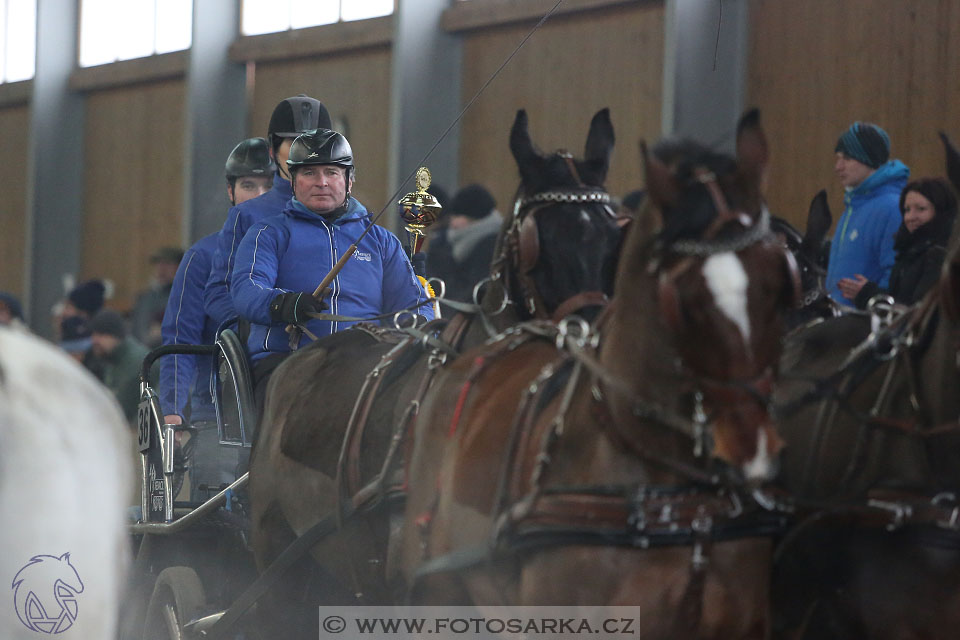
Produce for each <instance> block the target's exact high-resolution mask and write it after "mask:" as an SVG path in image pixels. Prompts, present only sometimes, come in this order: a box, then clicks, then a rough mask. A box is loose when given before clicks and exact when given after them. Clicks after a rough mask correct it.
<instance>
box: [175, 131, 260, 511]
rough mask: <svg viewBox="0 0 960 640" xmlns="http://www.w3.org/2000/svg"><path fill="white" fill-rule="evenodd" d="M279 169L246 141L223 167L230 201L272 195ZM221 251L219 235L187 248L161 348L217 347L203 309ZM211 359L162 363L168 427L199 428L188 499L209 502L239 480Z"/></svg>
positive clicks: (256, 142)
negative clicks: (220, 418) (216, 399)
mask: <svg viewBox="0 0 960 640" xmlns="http://www.w3.org/2000/svg"><path fill="white" fill-rule="evenodd" d="M276 168H277V165H276V164H275V163H274V161H273V158H272V157H271V155H270V150H269V148H268V146H267V141H266V140H264V139H263V138H250V139H248V140H244V141H243V142H241V143H240V144H238V145H237V146H236V147H234V148H233V151H231V152H230V155H229V156H227V162H226V165H225V166H224V175H225V176H226V179H227V197H228V198H229V199H230V204H231V205H233V206H236V205H238V204H241V203H243V202H246V201H247V200H251V199H253V198H256V197H258V196H261V195H263V194H264V193H266V192H267V191H269V189H270V186H271V184H272V182H273V174H274V172H275V171H276ZM216 247H217V234H215V233H213V234H210V235H208V236H206V237H204V238H201V239H200V240H199V241H197V242H196V244H194V245H193V246H192V247H190V248H189V249H187V251H186V253H185V254H184V255H183V259H182V260H181V261H180V266H179V267H178V268H177V275H176V277H175V278H174V280H173V287H172V289H171V290H170V297H169V299H168V300H167V307H166V311H165V312H164V315H163V324H162V325H161V328H160V333H161V336H162V338H163V344H165V345H170V344H213V343H214V341H216V339H217V336H216V330H217V323H216V322H215V321H214V320H213V318H211V317H210V316H209V315H207V314H206V313H205V312H204V310H203V292H204V288H205V286H206V283H207V279H208V277H209V275H210V264H211V261H212V258H213V253H214V251H215V249H216ZM211 366H212V358H211V357H210V356H195V355H184V354H173V355H168V356H165V357H163V358H162V359H161V360H160V385H159V390H160V406H161V407H162V408H163V412H164V414H165V415H164V417H163V421H164V423H166V424H183V423H184V422H185V421H187V420H189V423H190V424H191V425H192V426H193V427H194V428H195V429H196V432H195V435H194V438H195V441H194V444H193V447H192V449H193V454H192V460H191V461H190V497H191V500H194V501H201V500H205V499H206V498H207V497H209V495H208V494H209V491H208V492H206V493H205V492H203V491H202V490H201V489H200V487H201V486H207V487H209V489H211V490H214V491H215V490H217V489H218V488H219V486H220V485H221V484H223V483H229V482H233V481H234V480H235V479H236V477H237V465H238V455H237V450H236V448H233V447H230V448H225V447H220V446H219V443H220V438H219V433H218V431H217V417H216V413H215V410H214V407H213V398H212V395H211V391H210V374H211Z"/></svg>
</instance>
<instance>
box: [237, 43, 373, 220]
mask: <svg viewBox="0 0 960 640" xmlns="http://www.w3.org/2000/svg"><path fill="white" fill-rule="evenodd" d="M390 59H391V56H390V49H389V48H387V47H377V48H372V49H364V50H361V51H353V52H349V53H346V54H342V55H329V56H323V57H321V58H308V59H303V60H290V61H283V62H270V63H258V64H257V67H256V73H255V81H254V91H253V102H252V106H251V109H250V135H251V136H266V134H267V124H268V123H269V122H270V114H271V113H273V108H274V107H275V106H277V103H278V102H280V101H281V100H283V99H284V98H287V97H289V96H294V95H297V94H300V93H305V94H307V95H308V96H312V97H314V98H316V99H317V100H320V102H322V103H323V104H324V105H325V106H326V107H327V110H328V111H329V112H330V117H331V118H332V119H333V121H334V126H335V127H337V126H340V127H341V128H343V129H344V130H343V131H342V133H343V134H344V135H346V136H347V138H348V139H349V140H350V145H351V147H352V148H353V155H354V162H355V163H356V165H357V178H356V183H355V184H354V189H353V193H354V196H355V197H356V198H357V199H358V200H360V202H362V203H363V204H365V205H366V206H367V208H368V209H370V210H371V211H372V212H373V213H374V214H376V213H377V212H378V211H380V208H381V207H383V205H384V203H385V202H386V198H387V197H388V196H390V195H391V194H390V193H389V192H388V190H389V185H388V184H387V180H388V174H387V170H388V166H387V163H388V161H389V158H388V153H387V150H388V146H389V143H390Z"/></svg>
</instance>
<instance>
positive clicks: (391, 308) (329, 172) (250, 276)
mask: <svg viewBox="0 0 960 640" xmlns="http://www.w3.org/2000/svg"><path fill="white" fill-rule="evenodd" d="M286 164H287V167H288V168H289V170H290V173H291V180H292V183H293V187H292V189H293V197H292V198H291V200H290V202H289V203H288V204H287V206H286V208H285V209H284V211H283V213H281V214H280V215H277V216H273V217H271V218H266V219H264V220H262V221H261V222H259V223H257V224H255V225H254V226H253V227H251V228H250V230H249V231H248V232H247V235H246V236H244V238H243V241H242V242H241V243H240V247H239V248H238V250H237V260H236V266H235V267H234V269H233V280H232V284H231V292H232V294H233V301H234V305H235V307H236V309H237V311H238V313H240V315H241V316H243V317H245V318H246V319H248V320H249V321H250V323H251V329H250V338H249V340H248V342H247V348H248V351H249V353H250V357H251V360H252V361H253V363H254V365H253V377H254V382H255V384H256V386H257V394H258V395H261V394H260V392H261V391H262V390H263V388H264V386H265V385H264V384H263V382H264V380H265V377H266V374H267V373H268V372H269V371H270V370H272V369H273V368H274V367H276V364H277V363H278V362H279V361H280V360H281V359H282V358H283V356H285V355H287V354H288V353H289V352H290V345H289V336H288V334H287V333H286V332H285V331H284V328H285V326H287V325H289V324H298V325H303V326H305V327H306V328H307V329H308V330H309V331H310V332H311V333H313V334H314V335H316V336H325V335H328V334H331V333H334V332H336V331H341V330H343V329H346V328H347V327H349V326H351V325H352V324H354V323H353V322H352V321H336V320H324V319H319V318H315V317H313V315H314V314H317V313H319V312H321V311H322V310H324V309H326V308H329V309H330V312H331V313H333V314H336V315H340V316H346V317H353V318H369V317H372V316H378V315H381V314H387V313H393V312H396V311H400V310H403V309H411V310H412V311H413V313H419V314H420V315H422V316H425V317H427V318H432V317H433V311H432V309H431V307H430V305H429V304H425V302H426V300H427V295H426V293H425V292H424V290H423V288H422V287H421V285H420V283H419V281H418V280H417V277H416V276H415V275H414V272H413V267H412V266H411V265H410V261H409V260H408V259H407V255H406V253H405V252H404V250H403V247H402V246H401V244H400V241H399V240H398V239H397V237H396V236H395V235H393V234H392V233H391V232H390V231H388V230H386V229H384V228H383V227H380V226H377V225H373V226H372V227H371V228H370V231H369V232H368V233H367V234H366V235H363V233H364V230H365V229H366V228H367V227H368V225H369V224H370V214H369V213H368V212H367V210H366V208H365V207H364V206H363V205H362V204H361V203H360V202H358V201H357V200H356V199H355V198H353V197H351V195H350V191H351V189H352V188H353V179H354V164H353V152H352V150H351V148H350V143H349V142H348V141H347V139H346V138H344V137H343V136H342V135H341V134H339V133H337V132H335V131H331V130H329V129H317V130H316V131H309V132H307V133H304V134H302V135H301V136H299V137H298V138H297V139H296V140H295V141H294V142H293V145H292V147H291V148H290V154H289V158H288V159H287V161H286ZM361 235H363V237H362V238H361ZM358 241H359V244H358V246H357V249H356V251H355V252H354V253H353V255H352V256H351V258H350V259H349V260H347V262H346V264H345V266H344V267H343V269H342V270H341V271H340V272H339V273H338V274H337V276H336V277H335V278H334V280H333V282H332V283H331V285H330V291H329V295H328V296H325V298H324V300H318V299H317V298H314V297H313V295H312V294H313V291H314V289H315V288H316V286H317V285H318V284H319V283H320V281H321V280H323V279H324V277H325V276H326V275H327V273H328V272H330V270H331V269H332V267H333V266H334V265H335V264H336V263H337V261H338V260H339V259H340V258H341V256H342V255H343V252H345V251H346V250H347V249H348V247H350V246H351V245H352V244H354V243H357V242H358ZM308 342H309V338H308V337H302V338H301V341H300V344H307V343H308Z"/></svg>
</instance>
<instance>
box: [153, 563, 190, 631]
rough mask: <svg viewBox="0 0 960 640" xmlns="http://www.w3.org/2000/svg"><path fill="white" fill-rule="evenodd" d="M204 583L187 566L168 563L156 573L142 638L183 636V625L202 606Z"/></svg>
mask: <svg viewBox="0 0 960 640" xmlns="http://www.w3.org/2000/svg"><path fill="white" fill-rule="evenodd" d="M204 602H205V599H204V595H203V585H201V584H200V578H199V577H197V572H196V571H194V570H193V569H191V568H189V567H167V568H166V569H164V570H163V571H161V572H160V575H159V576H157V582H156V586H154V588H153V595H151V596H150V604H149V605H148V606H147V615H146V619H145V620H144V623H143V640H185V639H186V638H187V637H188V636H187V633H186V632H185V631H184V630H183V625H185V624H186V623H188V622H190V621H191V620H193V619H194V618H196V617H197V614H198V613H199V612H200V610H201V608H202V607H203V606H204Z"/></svg>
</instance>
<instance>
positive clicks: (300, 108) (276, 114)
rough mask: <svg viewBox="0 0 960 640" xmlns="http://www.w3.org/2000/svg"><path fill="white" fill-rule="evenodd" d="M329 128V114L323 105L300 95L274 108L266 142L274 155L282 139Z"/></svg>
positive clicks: (314, 99) (283, 101)
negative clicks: (267, 141)
mask: <svg viewBox="0 0 960 640" xmlns="http://www.w3.org/2000/svg"><path fill="white" fill-rule="evenodd" d="M330 127H331V124H330V114H329V113H328V112H327V108H326V107H325V106H323V103H322V102H320V101H319V100H317V99H316V98H311V97H309V96H306V95H304V94H302V93H301V94H300V95H298V96H293V97H290V98H287V99H285V100H282V101H281V102H280V103H279V104H278V105H277V106H276V107H274V109H273V114H272V115H271V116H270V125H269V126H268V127H267V140H269V142H270V147H271V148H272V149H273V152H274V153H276V152H277V149H278V148H279V147H280V143H281V142H282V141H283V138H295V137H297V136H298V135H300V134H301V133H303V132H304V131H310V130H313V129H329V128H330Z"/></svg>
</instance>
